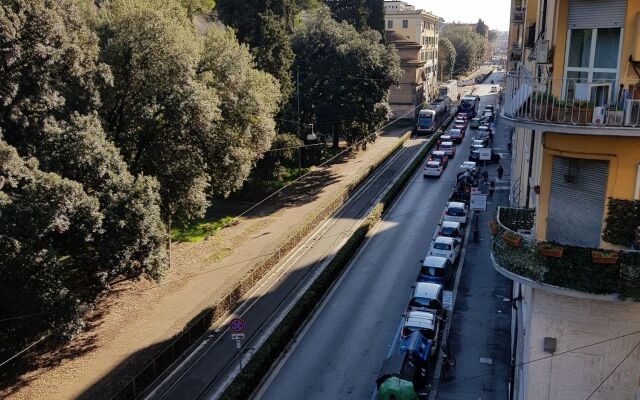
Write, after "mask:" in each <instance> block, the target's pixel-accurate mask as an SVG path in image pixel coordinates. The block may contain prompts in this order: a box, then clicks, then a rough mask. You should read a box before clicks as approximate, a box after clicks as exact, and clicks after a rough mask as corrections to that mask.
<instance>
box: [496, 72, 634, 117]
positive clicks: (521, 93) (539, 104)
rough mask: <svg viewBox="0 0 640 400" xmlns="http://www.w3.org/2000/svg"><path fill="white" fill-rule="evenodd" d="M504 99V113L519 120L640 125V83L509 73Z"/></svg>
mask: <svg viewBox="0 0 640 400" xmlns="http://www.w3.org/2000/svg"><path fill="white" fill-rule="evenodd" d="M503 96H504V102H505V105H504V108H503V114H504V115H505V116H506V117H509V118H513V119H517V120H524V121H533V122H541V123H549V124H560V125H578V126H579V125H583V126H601V127H607V126H615V127H639V126H640V80H634V81H629V80H625V81H620V80H615V79H598V80H593V81H592V82H588V81H586V80H585V79H577V78H576V79H574V78H563V79H552V78H544V77H533V76H529V75H526V74H513V73H510V74H508V75H507V77H506V81H505V88H504V90H503Z"/></svg>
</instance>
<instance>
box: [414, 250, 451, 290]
mask: <svg viewBox="0 0 640 400" xmlns="http://www.w3.org/2000/svg"><path fill="white" fill-rule="evenodd" d="M452 273H453V264H451V262H450V261H449V260H448V259H446V258H444V257H438V256H430V255H427V257H425V259H424V260H422V267H420V272H419V273H418V279H417V281H418V282H435V283H439V284H442V285H446V284H447V283H448V282H449V280H450V279H451V275H452Z"/></svg>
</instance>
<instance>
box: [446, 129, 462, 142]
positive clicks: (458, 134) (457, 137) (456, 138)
mask: <svg viewBox="0 0 640 400" xmlns="http://www.w3.org/2000/svg"><path fill="white" fill-rule="evenodd" d="M449 137H450V138H451V141H452V142H453V143H462V139H464V131H463V130H461V129H458V128H455V129H451V130H450V131H449Z"/></svg>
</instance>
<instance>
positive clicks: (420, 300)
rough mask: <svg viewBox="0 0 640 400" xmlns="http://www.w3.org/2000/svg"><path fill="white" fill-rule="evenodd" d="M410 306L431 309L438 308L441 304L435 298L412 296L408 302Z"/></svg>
mask: <svg viewBox="0 0 640 400" xmlns="http://www.w3.org/2000/svg"><path fill="white" fill-rule="evenodd" d="M409 306H410V307H420V308H430V309H432V310H439V309H440V307H441V305H440V302H439V301H438V300H436V299H430V298H428V297H414V298H413V299H411V302H410V303H409Z"/></svg>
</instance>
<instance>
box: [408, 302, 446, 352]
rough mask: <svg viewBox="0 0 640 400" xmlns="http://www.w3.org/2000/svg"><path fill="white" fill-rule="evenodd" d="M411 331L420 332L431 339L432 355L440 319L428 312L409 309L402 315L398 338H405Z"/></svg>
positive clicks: (434, 349)
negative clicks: (402, 319) (400, 330)
mask: <svg viewBox="0 0 640 400" xmlns="http://www.w3.org/2000/svg"><path fill="white" fill-rule="evenodd" d="M413 332H420V333H421V334H422V335H423V336H424V337H425V338H427V339H428V340H430V341H431V343H432V346H431V355H434V354H435V352H436V348H437V342H438V336H439V332H440V319H439V318H438V317H436V315H435V314H433V313H430V312H426V311H410V312H408V313H406V314H405V316H404V321H403V323H402V333H401V334H400V338H401V339H405V338H407V337H408V336H409V335H411V334H412V333H413Z"/></svg>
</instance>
